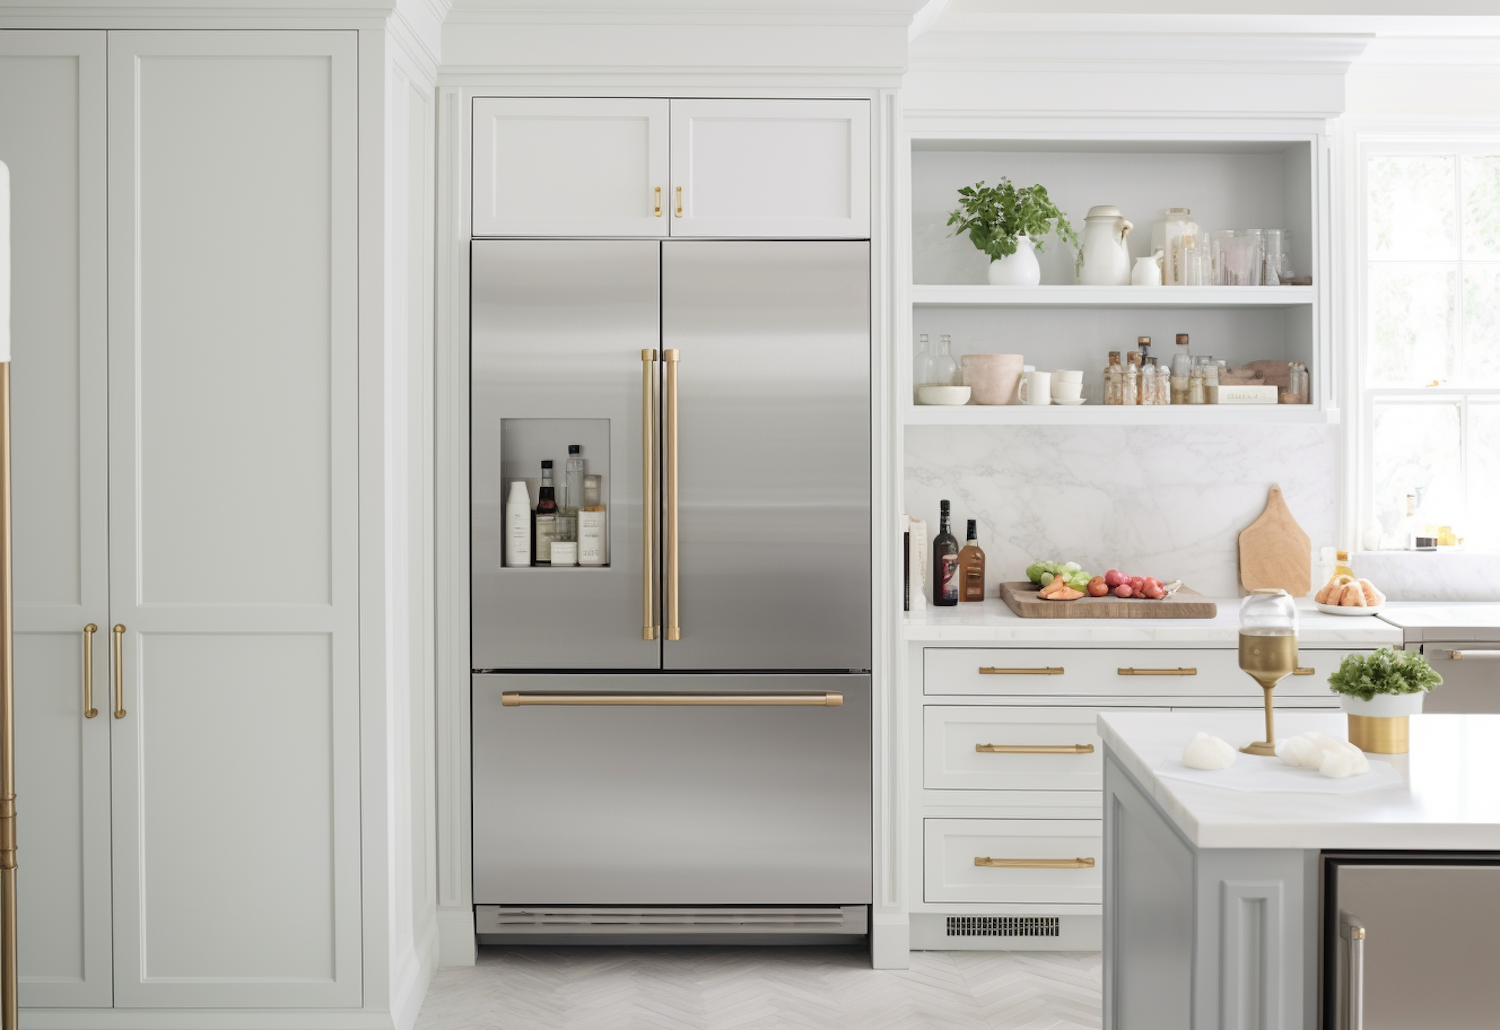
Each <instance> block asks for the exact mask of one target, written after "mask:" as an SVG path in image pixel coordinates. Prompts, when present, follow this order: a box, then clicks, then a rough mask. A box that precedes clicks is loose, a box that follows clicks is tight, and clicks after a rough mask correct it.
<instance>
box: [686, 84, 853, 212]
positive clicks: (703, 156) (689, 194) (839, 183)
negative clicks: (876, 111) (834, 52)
mask: <svg viewBox="0 0 1500 1030" xmlns="http://www.w3.org/2000/svg"><path fill="white" fill-rule="evenodd" d="M678 191H681V192H680V194H679V192H678ZM679 200H680V203H679ZM672 204H673V207H672V212H673V217H672V235H673V236H745V237H770V238H783V239H785V238H814V239H817V238H826V239H868V238H869V236H870V105H869V102H868V101H865V100H674V101H672Z"/></svg>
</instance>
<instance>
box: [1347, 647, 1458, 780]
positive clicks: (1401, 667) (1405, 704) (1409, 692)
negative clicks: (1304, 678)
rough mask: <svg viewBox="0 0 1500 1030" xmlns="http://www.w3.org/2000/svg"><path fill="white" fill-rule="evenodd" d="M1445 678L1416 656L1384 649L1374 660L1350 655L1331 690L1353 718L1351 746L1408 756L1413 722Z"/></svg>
mask: <svg viewBox="0 0 1500 1030" xmlns="http://www.w3.org/2000/svg"><path fill="white" fill-rule="evenodd" d="M1442 682H1443V677H1441V676H1439V675H1438V674H1437V673H1436V672H1434V671H1433V668H1432V666H1431V665H1429V664H1427V659H1426V658H1424V657H1422V655H1420V654H1418V653H1417V652H1416V651H1397V650H1396V649H1394V648H1391V647H1382V648H1380V649H1379V650H1377V651H1375V652H1374V653H1373V654H1351V655H1346V656H1345V657H1344V660H1343V662H1342V663H1340V665H1339V667H1338V669H1337V671H1335V672H1334V674H1333V675H1332V676H1330V677H1328V686H1329V689H1331V690H1332V691H1333V692H1334V693H1336V694H1338V695H1340V702H1341V704H1340V707H1342V709H1343V710H1344V713H1345V714H1346V715H1348V716H1349V743H1351V744H1353V745H1354V746H1355V747H1357V748H1359V749H1360V750H1361V751H1370V752H1374V753H1375V754H1382V755H1399V754H1405V753H1406V750H1407V740H1408V731H1409V718H1408V717H1409V716H1412V715H1416V714H1418V713H1420V712H1421V711H1422V698H1423V697H1424V696H1425V695H1426V694H1427V692H1428V691H1429V690H1431V689H1432V688H1433V687H1435V686H1438V685H1439V684H1441V683H1442Z"/></svg>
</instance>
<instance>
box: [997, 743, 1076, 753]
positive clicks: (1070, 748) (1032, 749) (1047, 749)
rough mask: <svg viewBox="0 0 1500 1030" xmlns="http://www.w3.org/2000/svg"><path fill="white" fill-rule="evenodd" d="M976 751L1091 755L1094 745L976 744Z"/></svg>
mask: <svg viewBox="0 0 1500 1030" xmlns="http://www.w3.org/2000/svg"><path fill="white" fill-rule="evenodd" d="M974 750H975V751H978V752H980V753H981V754H987V755H1091V754H1093V753H1094V745H1092V744H975V745H974Z"/></svg>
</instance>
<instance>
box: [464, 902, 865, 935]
mask: <svg viewBox="0 0 1500 1030" xmlns="http://www.w3.org/2000/svg"><path fill="white" fill-rule="evenodd" d="M844 923H845V913H844V910H843V909H842V908H837V907H827V908H823V907H818V908H811V907H809V908H520V907H516V908H511V907H508V906H501V907H499V909H498V911H496V912H495V913H494V922H493V924H492V925H491V926H489V927H487V929H488V930H489V931H490V932H502V933H503V932H514V931H516V930H520V929H522V928H529V929H533V930H542V929H546V930H549V931H567V930H572V931H575V932H587V931H594V932H599V931H605V932H608V931H610V930H616V931H619V930H624V929H628V928H643V929H650V930H674V929H680V930H700V931H712V930H718V931H723V930H729V929H738V930H758V931H759V930H763V931H766V932H776V931H781V930H816V929H826V930H828V931H830V932H837V931H839V930H840V929H842V928H843V927H844Z"/></svg>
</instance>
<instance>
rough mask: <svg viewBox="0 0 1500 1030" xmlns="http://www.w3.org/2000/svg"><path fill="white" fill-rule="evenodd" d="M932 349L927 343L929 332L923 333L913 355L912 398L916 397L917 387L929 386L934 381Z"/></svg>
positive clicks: (918, 338)
mask: <svg viewBox="0 0 1500 1030" xmlns="http://www.w3.org/2000/svg"><path fill="white" fill-rule="evenodd" d="M932 357H933V355H932V350H931V349H930V348H929V347H928V344H927V334H926V333H922V334H921V335H920V336H918V337H917V349H916V350H915V351H913V352H912V356H911V388H912V399H913V400H915V399H916V393H917V387H919V386H927V385H929V384H930V383H931V382H932Z"/></svg>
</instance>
